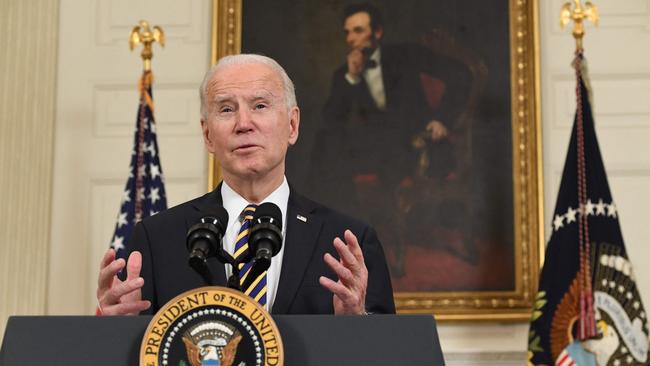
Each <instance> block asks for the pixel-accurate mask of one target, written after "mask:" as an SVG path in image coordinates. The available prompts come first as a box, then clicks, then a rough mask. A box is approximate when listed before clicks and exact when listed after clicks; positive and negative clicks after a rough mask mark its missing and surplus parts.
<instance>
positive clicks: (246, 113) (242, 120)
mask: <svg viewBox="0 0 650 366" xmlns="http://www.w3.org/2000/svg"><path fill="white" fill-rule="evenodd" d="M252 128H253V114H252V113H251V111H250V110H249V109H248V108H239V110H238V111H237V117H236V125H235V129H236V131H237V132H238V133H244V132H248V131H250V130H252Z"/></svg>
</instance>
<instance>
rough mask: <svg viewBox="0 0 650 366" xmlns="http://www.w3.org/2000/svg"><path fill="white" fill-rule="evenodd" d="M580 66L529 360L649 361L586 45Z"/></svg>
mask: <svg viewBox="0 0 650 366" xmlns="http://www.w3.org/2000/svg"><path fill="white" fill-rule="evenodd" d="M574 66H575V68H576V76H577V82H576V97H577V99H576V101H577V108H576V115H575V119H574V125H573V132H572V135H571V141H570V144H569V151H568V154H567V157H566V162H565V165H564V172H563V175H562V182H561V184H560V191H559V193H558V196H557V202H556V206H555V212H554V214H553V220H552V225H551V236H550V239H549V242H548V245H547V248H546V257H545V262H544V267H543V269H542V273H541V276H540V283H539V292H538V294H537V297H536V299H535V304H534V309H533V314H532V319H531V325H530V332H529V344H528V356H529V357H528V365H563V366H564V365H566V366H569V365H579V366H596V365H598V366H604V365H613V366H623V365H648V364H650V358H649V355H648V345H649V340H648V326H647V314H646V312H645V310H644V308H643V304H642V303H641V297H640V295H639V291H638V288H637V286H636V283H635V277H634V271H633V269H632V265H631V263H630V260H629V258H628V255H627V252H626V251H625V245H624V243H623V236H622V234H621V228H620V225H619V213H618V210H617V207H616V204H615V203H614V200H613V198H612V195H611V192H610V190H609V184H608V182H607V175H606V173H605V168H604V166H603V161H602V158H601V154H600V149H599V147H598V140H597V138H596V131H595V129H594V120H593V116H592V111H591V101H590V98H589V89H588V88H587V85H588V82H587V81H586V77H585V76H586V75H584V74H585V71H584V59H583V56H582V52H579V53H578V55H577V57H576V60H575V62H574Z"/></svg>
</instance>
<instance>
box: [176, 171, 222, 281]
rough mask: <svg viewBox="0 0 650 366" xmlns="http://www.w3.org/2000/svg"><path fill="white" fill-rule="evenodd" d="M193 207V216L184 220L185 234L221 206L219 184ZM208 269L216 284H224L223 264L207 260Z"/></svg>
mask: <svg viewBox="0 0 650 366" xmlns="http://www.w3.org/2000/svg"><path fill="white" fill-rule="evenodd" d="M193 206H194V208H195V209H196V211H195V212H194V214H193V215H191V216H188V217H187V218H186V220H185V232H187V231H188V230H189V229H190V227H192V225H194V224H196V223H197V222H199V220H200V219H201V217H203V215H205V214H208V213H210V212H212V211H213V207H219V206H223V200H222V198H221V183H220V184H219V185H218V186H217V188H215V189H214V190H213V191H212V192H210V193H207V194H205V195H203V196H202V197H200V198H198V199H196V200H194V202H193ZM208 268H210V270H211V271H212V272H213V274H214V276H215V279H216V280H217V283H220V284H223V285H224V286H225V284H226V270H225V268H224V264H223V263H221V262H219V260H218V259H216V258H214V257H213V258H208Z"/></svg>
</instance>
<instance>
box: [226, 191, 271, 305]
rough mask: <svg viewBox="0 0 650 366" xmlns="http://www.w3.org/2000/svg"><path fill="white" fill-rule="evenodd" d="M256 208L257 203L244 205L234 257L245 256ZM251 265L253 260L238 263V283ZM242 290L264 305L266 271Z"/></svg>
mask: <svg viewBox="0 0 650 366" xmlns="http://www.w3.org/2000/svg"><path fill="white" fill-rule="evenodd" d="M256 209H257V205H253V204H250V205H248V206H246V208H245V209H244V211H243V212H242V214H241V217H242V219H243V222H242V225H241V228H240V229H239V234H238V235H237V242H236V243H235V255H234V257H235V259H236V260H240V259H241V258H243V257H244V256H246V254H247V252H248V250H249V249H248V236H249V233H250V227H251V223H252V221H253V214H254V213H255V210H256ZM252 266H253V260H251V261H250V262H248V263H242V264H240V265H239V284H240V285H243V284H244V282H245V281H246V278H247V277H248V274H249V272H250V270H251V267H252ZM242 291H244V293H245V294H246V295H248V296H250V297H252V298H253V299H255V301H257V302H258V303H260V304H261V305H266V271H264V272H262V273H261V274H260V275H259V276H258V277H257V278H256V279H255V281H253V282H252V283H251V285H250V286H249V287H248V288H245V289H244V288H243V289H242Z"/></svg>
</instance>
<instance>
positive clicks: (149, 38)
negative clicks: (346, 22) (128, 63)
mask: <svg viewBox="0 0 650 366" xmlns="http://www.w3.org/2000/svg"><path fill="white" fill-rule="evenodd" d="M154 42H158V43H159V44H160V47H165V33H164V32H163V30H162V28H160V27H159V26H157V25H156V26H154V27H153V31H152V30H151V28H149V23H148V22H147V21H144V20H141V21H140V25H136V26H135V27H133V30H132V31H131V35H129V48H130V49H131V51H133V49H134V48H135V47H136V46H137V45H138V44H140V43H142V53H141V54H140V56H142V62H143V63H144V71H150V70H151V58H152V57H153V52H152V50H151V45H152V43H154Z"/></svg>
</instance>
